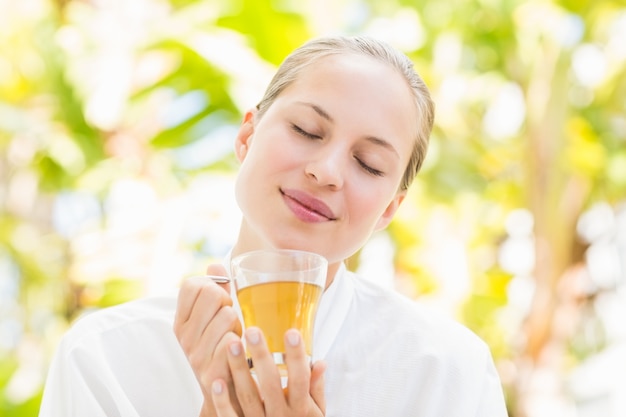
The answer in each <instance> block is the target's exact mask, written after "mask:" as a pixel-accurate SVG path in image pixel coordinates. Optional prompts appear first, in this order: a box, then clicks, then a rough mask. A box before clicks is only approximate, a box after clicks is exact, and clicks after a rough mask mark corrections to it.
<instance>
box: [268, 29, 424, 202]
mask: <svg viewBox="0 0 626 417" xmlns="http://www.w3.org/2000/svg"><path fill="white" fill-rule="evenodd" d="M341 53H356V54H361V55H366V56H369V57H372V58H374V59H377V60H379V61H382V62H384V63H387V64H389V65H391V66H392V67H393V68H395V69H396V70H398V72H399V73H400V74H402V76H403V77H404V79H405V80H406V82H407V85H408V86H409V87H410V88H411V91H412V94H413V97H414V99H415V105H416V110H417V112H418V115H417V117H416V123H417V137H416V138H415V144H414V146H413V150H412V152H411V158H410V160H409V163H408V165H407V167H406V170H405V171H404V175H403V177H402V181H401V182H400V189H401V190H406V189H408V188H409V186H410V185H411V183H412V182H413V179H414V178H415V176H416V175H417V173H418V172H419V170H420V168H421V166H422V163H423V162H424V158H425V157H426V150H427V149H428V139H429V137H430V132H431V130H432V127H433V123H434V119H435V108H434V107H435V106H434V103H433V101H432V99H431V97H430V92H429V91H428V87H426V84H425V83H424V81H423V80H422V78H421V77H420V76H419V75H418V74H417V72H416V71H415V69H414V67H413V62H412V61H411V60H410V59H409V58H408V57H407V56H406V55H405V54H403V53H402V52H400V51H398V50H396V49H395V48H393V47H391V46H390V45H388V44H386V43H384V42H382V41H379V40H377V39H373V38H370V37H366V36H353V37H346V36H333V37H322V38H318V39H313V40H311V41H309V42H307V43H305V44H304V45H302V46H301V47H299V48H297V49H295V50H294V51H293V52H292V53H291V54H289V55H288V56H287V57H286V58H285V60H284V61H283V63H282V64H281V65H280V67H279V68H278V71H277V72H276V74H274V77H273V78H272V80H271V81H270V83H269V85H268V87H267V90H266V91H265V94H264V95H263V98H262V99H261V101H260V102H259V104H258V105H257V110H258V116H259V117H262V116H263V114H264V113H265V111H266V110H267V109H268V108H269V107H270V106H271V105H272V103H273V102H274V100H276V98H277V97H278V96H279V95H280V94H281V93H282V91H283V90H284V89H285V88H287V87H288V86H289V85H290V84H291V83H293V82H294V81H295V80H296V79H297V78H298V76H299V75H300V73H301V72H302V70H303V68H305V67H306V66H307V65H309V64H311V63H312V62H314V61H316V60H318V59H320V58H323V57H326V56H329V55H333V54H341Z"/></svg>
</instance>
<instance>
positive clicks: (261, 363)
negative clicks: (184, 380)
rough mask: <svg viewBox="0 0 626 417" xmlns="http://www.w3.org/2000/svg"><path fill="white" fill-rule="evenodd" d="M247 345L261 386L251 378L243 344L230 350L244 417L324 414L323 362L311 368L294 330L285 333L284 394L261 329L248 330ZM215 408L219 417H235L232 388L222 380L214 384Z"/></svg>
mask: <svg viewBox="0 0 626 417" xmlns="http://www.w3.org/2000/svg"><path fill="white" fill-rule="evenodd" d="M246 341H247V345H248V350H249V352H250V356H251V357H252V361H253V363H254V370H255V372H256V376H257V379H258V384H257V383H256V382H255V381H254V379H253V378H252V376H251V375H250V370H249V368H248V362H247V360H246V355H245V352H244V349H243V346H242V343H241V341H238V340H235V341H232V342H230V344H229V346H228V363H229V365H230V369H231V374H232V378H233V381H234V389H235V391H236V397H237V399H238V402H239V405H240V407H241V410H242V411H243V415H244V416H246V417H262V416H271V417H318V416H323V415H324V413H325V408H326V404H325V399H324V378H323V376H324V370H325V364H324V363H323V362H316V363H315V364H314V365H313V367H311V366H310V364H309V361H308V358H307V357H306V353H305V349H304V343H303V342H302V337H301V335H300V333H299V332H298V331H297V330H295V329H291V330H288V331H287V332H286V333H285V349H286V352H285V362H286V364H287V373H288V376H289V377H288V385H287V388H285V390H283V388H282V385H281V379H280V374H279V371H278V368H277V367H276V365H275V364H274V361H273V359H272V356H271V354H270V353H269V350H268V348H267V343H266V342H265V338H264V336H263V332H262V331H261V330H260V329H258V328H255V327H253V328H250V329H247V330H246ZM212 395H213V404H214V406H215V410H216V411H217V415H218V416H219V417H235V416H238V415H239V414H238V411H237V410H236V408H235V407H234V406H233V404H232V402H231V400H230V398H231V397H232V386H230V385H229V384H227V382H226V381H224V380H222V379H219V378H218V379H216V380H215V381H214V382H213V384H212Z"/></svg>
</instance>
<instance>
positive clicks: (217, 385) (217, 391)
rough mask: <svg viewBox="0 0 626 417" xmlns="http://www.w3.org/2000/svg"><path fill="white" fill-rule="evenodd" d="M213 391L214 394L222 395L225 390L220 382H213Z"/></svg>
mask: <svg viewBox="0 0 626 417" xmlns="http://www.w3.org/2000/svg"><path fill="white" fill-rule="evenodd" d="M211 389H213V392H214V393H215V394H221V393H222V391H223V390H224V389H223V387H222V384H221V383H220V381H213V384H212V386H211Z"/></svg>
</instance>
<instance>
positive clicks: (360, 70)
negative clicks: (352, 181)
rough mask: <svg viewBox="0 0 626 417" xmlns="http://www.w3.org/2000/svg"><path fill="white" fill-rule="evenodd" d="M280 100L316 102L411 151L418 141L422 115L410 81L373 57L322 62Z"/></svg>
mask: <svg viewBox="0 0 626 417" xmlns="http://www.w3.org/2000/svg"><path fill="white" fill-rule="evenodd" d="M281 96H283V97H282V98H283V100H287V101H292V100H293V101H295V100H300V101H305V102H313V103H316V104H318V105H320V106H321V107H322V108H324V110H325V111H327V112H328V113H329V114H330V115H331V116H332V117H333V119H337V120H338V121H339V122H341V121H345V122H346V123H350V122H352V123H353V124H354V125H355V126H358V127H360V128H361V129H362V130H363V131H364V132H363V134H376V136H384V137H394V138H398V139H400V140H403V141H408V142H410V145H411V147H412V144H413V140H414V138H416V136H417V126H418V123H417V121H418V117H419V114H418V113H417V106H416V104H415V100H414V96H413V92H412V90H411V88H410V86H409V84H408V82H407V81H406V79H405V78H404V76H403V75H402V74H401V73H400V72H399V70H398V69H396V68H395V67H393V66H392V65H391V64H389V63H386V62H383V61H381V60H379V59H376V58H373V57H370V56H366V55H362V54H356V53H349V54H334V55H329V56H325V57H322V58H319V59H317V60H315V61H313V62H312V63H310V64H309V65H307V66H306V67H305V68H303V69H302V70H301V71H300V73H299V74H298V76H297V77H296V79H295V80H294V81H293V82H292V83H291V84H290V85H289V86H288V87H287V88H286V89H285V90H284V91H283V93H282V94H281ZM279 98H280V96H279ZM366 130H370V131H366ZM372 131H373V132H372Z"/></svg>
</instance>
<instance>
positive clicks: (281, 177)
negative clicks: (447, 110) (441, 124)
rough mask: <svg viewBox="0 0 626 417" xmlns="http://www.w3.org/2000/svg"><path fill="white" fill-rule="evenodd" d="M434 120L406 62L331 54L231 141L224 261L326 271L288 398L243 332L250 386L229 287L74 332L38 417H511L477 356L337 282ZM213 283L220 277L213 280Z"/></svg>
mask: <svg viewBox="0 0 626 417" xmlns="http://www.w3.org/2000/svg"><path fill="white" fill-rule="evenodd" d="M433 118H434V111H433V104H432V101H431V99H430V96H429V93H428V90H427V88H426V86H425V85H424V83H423V81H422V80H421V79H420V78H419V76H418V75H417V74H416V73H415V72H414V70H413V67H412V65H411V62H410V61H409V59H408V58H407V57H406V56H404V55H403V54H401V53H399V52H397V51H396V50H394V49H392V48H390V47H389V46H388V45H386V44H384V43H381V42H378V41H376V40H374V39H370V38H364V37H353V38H346V37H329V38H321V39H316V40H313V41H310V42H309V43H307V44H305V45H303V46H302V47H300V48H298V49H297V50H296V51H294V52H293V53H292V54H291V55H290V56H289V57H287V58H286V60H285V61H284V62H283V64H282V65H281V67H280V68H279V70H278V72H277V73H276V75H275V77H274V78H273V80H272V81H271V83H270V85H269V87H268V89H267V91H266V94H265V96H264V97H263V99H262V100H261V102H260V103H259V105H258V106H257V107H256V108H255V109H252V110H250V111H247V112H246V113H245V115H244V118H243V123H242V125H241V127H240V129H239V132H238V134H237V137H236V139H235V153H236V155H237V158H238V159H239V161H240V162H241V168H240V172H239V175H238V178H237V182H236V190H235V191H236V193H235V194H236V199H237V202H238V204H239V207H240V208H241V212H242V215H243V217H242V223H241V228H240V230H239V235H238V239H237V241H236V244H235V246H234V247H233V249H232V252H231V256H236V255H239V254H241V253H244V252H247V251H251V250H256V249H264V248H290V249H301V250H307V251H311V252H316V253H319V254H321V255H323V256H324V257H326V258H327V260H328V263H329V267H328V274H327V282H326V289H325V291H324V294H323V296H322V301H321V303H320V307H319V311H318V316H317V319H316V327H315V331H314V334H315V337H314V352H315V354H316V356H317V359H319V360H317V361H316V362H315V363H314V364H313V366H312V367H311V366H310V365H309V364H308V362H307V359H306V357H305V354H304V347H303V344H302V342H301V336H300V335H299V334H298V332H297V331H295V330H291V331H289V332H287V334H286V335H285V340H286V342H287V343H286V346H287V348H286V349H287V352H286V353H287V355H286V357H287V367H288V372H289V385H288V387H287V389H286V390H283V389H282V387H281V383H280V377H279V374H278V371H277V369H276V367H275V366H274V365H273V362H272V360H271V358H270V355H269V353H268V351H267V347H266V345H265V343H264V339H263V334H262V332H260V331H259V330H258V329H248V330H247V331H246V332H245V334H244V335H243V337H244V338H245V339H246V342H247V345H248V348H249V350H250V353H251V356H252V359H253V361H254V363H255V369H256V372H257V377H258V381H254V380H253V379H252V377H251V376H250V372H249V369H248V365H247V362H246V359H245V355H244V354H243V353H242V352H243V346H242V340H241V338H242V331H241V324H240V321H239V312H238V307H237V305H236V300H235V299H234V297H233V296H232V295H231V289H230V287H229V286H228V285H227V284H224V285H222V286H220V285H218V284H215V283H214V282H212V281H210V280H208V279H201V278H195V279H189V280H187V281H185V282H184V283H183V285H182V287H181V289H180V292H179V295H178V299H177V300H171V299H153V300H140V301H135V302H131V303H128V304H126V305H122V306H118V307H114V308H111V309H109V310H104V311H101V312H99V313H96V314H93V315H91V316H88V317H86V318H85V319H83V320H81V321H79V322H78V323H77V324H76V325H75V326H74V328H73V329H72V330H71V331H70V332H69V333H68V335H67V336H66V337H65V338H64V340H63V342H62V345H61V347H60V349H59V353H58V354H57V357H56V359H55V360H54V363H53V366H52V368H51V372H50V377H49V381H48V384H47V388H46V392H45V395H44V400H43V405H42V412H41V415H42V416H48V415H50V416H52V415H54V416H56V415H59V416H60V415H64V416H70V415H71V416H73V415H90V416H91V415H120V416H139V415H141V416H144V415H145V416H161V415H162V416H166V415H177V416H185V415H189V416H198V415H201V416H221V417H227V416H237V415H245V416H322V415H327V416H341V417H345V416H355V417H356V416H358V417H362V416H423V417H426V416H429V417H430V416H432V417H435V416H437V417H439V416H446V417H450V416H480V417H488V416H505V415H506V410H505V407H504V401H503V397H502V390H501V387H500V383H499V379H498V377H497V374H496V372H495V369H494V366H493V361H492V359H491V356H490V354H489V350H488V348H487V347H486V346H485V344H484V343H483V342H482V341H480V339H478V338H477V337H476V336H475V335H474V334H473V333H471V332H469V331H468V330H467V329H465V328H464V327H462V326H460V325H459V324H456V323H454V322H451V321H447V320H445V319H442V318H439V317H437V316H436V315H434V314H433V313H432V312H426V311H424V310H422V309H421V307H419V306H418V305H417V304H416V303H414V302H412V301H410V300H408V299H406V298H404V297H402V296H400V295H398V294H396V293H394V292H392V291H389V290H385V289H382V288H379V287H377V286H375V285H372V284H371V283H367V282H365V281H363V280H359V279H358V278H357V277H356V276H355V275H354V274H353V273H351V272H349V271H347V270H346V268H345V266H344V264H343V261H344V260H345V259H346V258H348V257H349V256H351V255H352V254H354V253H355V252H356V251H357V250H358V249H359V248H361V247H362V246H363V244H364V243H365V242H366V241H367V239H368V238H369V237H370V236H371V234H372V233H373V232H374V231H377V230H380V229H383V228H385V227H386V226H387V225H388V224H389V222H390V221H391V219H392V218H393V215H394V214H395V212H396V210H397V209H398V207H399V205H400V204H401V202H402V200H403V199H404V197H405V195H406V192H407V188H408V186H409V185H410V183H411V181H412V179H413V178H414V176H415V175H416V173H417V171H418V170H419V168H420V166H421V164H422V161H423V159H424V156H425V152H426V148H427V142H428V136H429V134H430V131H431V128H432V124H433ZM208 272H209V273H210V274H217V275H227V272H226V269H225V268H224V267H223V266H221V265H212V266H210V267H209V268H208ZM172 317H174V319H173V321H174V323H173V329H174V332H172V331H171V326H172Z"/></svg>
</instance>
